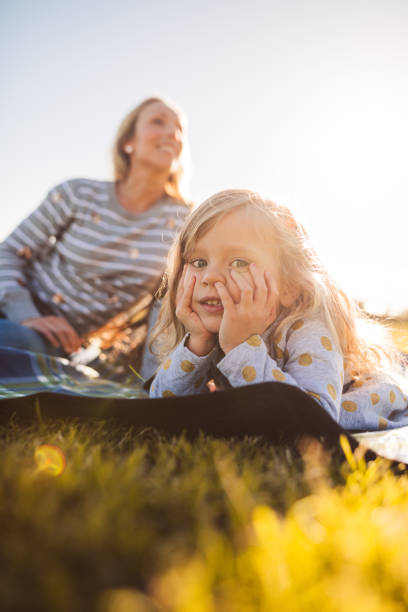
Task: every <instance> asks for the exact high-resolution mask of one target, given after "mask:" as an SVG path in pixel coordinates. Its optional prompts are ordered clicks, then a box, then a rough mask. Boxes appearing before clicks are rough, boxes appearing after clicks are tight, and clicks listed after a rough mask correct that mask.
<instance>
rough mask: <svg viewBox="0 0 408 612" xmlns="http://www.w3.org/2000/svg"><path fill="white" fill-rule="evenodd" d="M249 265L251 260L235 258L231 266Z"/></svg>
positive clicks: (242, 266) (244, 266)
mask: <svg viewBox="0 0 408 612" xmlns="http://www.w3.org/2000/svg"><path fill="white" fill-rule="evenodd" d="M248 266H249V262H248V261H245V259H234V261H233V262H232V263H231V268H247V267H248Z"/></svg>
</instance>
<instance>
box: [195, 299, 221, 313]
mask: <svg viewBox="0 0 408 612" xmlns="http://www.w3.org/2000/svg"><path fill="white" fill-rule="evenodd" d="M200 306H202V307H203V308H204V310H206V311H207V312H210V313H214V312H222V311H223V310H224V307H223V305H222V302H221V300H218V299H216V298H214V299H211V298H208V299H204V300H200Z"/></svg>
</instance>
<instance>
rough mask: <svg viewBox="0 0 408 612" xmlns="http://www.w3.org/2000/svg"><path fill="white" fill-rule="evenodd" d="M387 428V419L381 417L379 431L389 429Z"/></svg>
mask: <svg viewBox="0 0 408 612" xmlns="http://www.w3.org/2000/svg"><path fill="white" fill-rule="evenodd" d="M387 426H388V421H387V419H384V418H383V417H380V418H379V419H378V427H379V429H387Z"/></svg>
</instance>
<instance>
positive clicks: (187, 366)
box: [180, 359, 195, 372]
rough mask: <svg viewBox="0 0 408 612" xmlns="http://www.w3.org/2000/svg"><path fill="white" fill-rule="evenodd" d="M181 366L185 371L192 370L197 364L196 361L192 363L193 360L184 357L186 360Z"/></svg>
mask: <svg viewBox="0 0 408 612" xmlns="http://www.w3.org/2000/svg"><path fill="white" fill-rule="evenodd" d="M180 367H181V369H182V370H183V372H192V371H193V370H194V368H195V365H194V363H191V361H188V359H184V361H182V362H181V364H180Z"/></svg>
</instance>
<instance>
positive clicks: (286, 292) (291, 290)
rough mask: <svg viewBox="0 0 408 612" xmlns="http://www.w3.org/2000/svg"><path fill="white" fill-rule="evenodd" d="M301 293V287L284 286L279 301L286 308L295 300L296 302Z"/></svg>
mask: <svg viewBox="0 0 408 612" xmlns="http://www.w3.org/2000/svg"><path fill="white" fill-rule="evenodd" d="M299 295H300V289H299V287H282V289H281V292H280V295H279V301H280V303H281V304H282V306H284V307H285V308H289V307H290V306H292V304H293V303H294V302H296V300H297V299H298V297H299Z"/></svg>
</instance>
